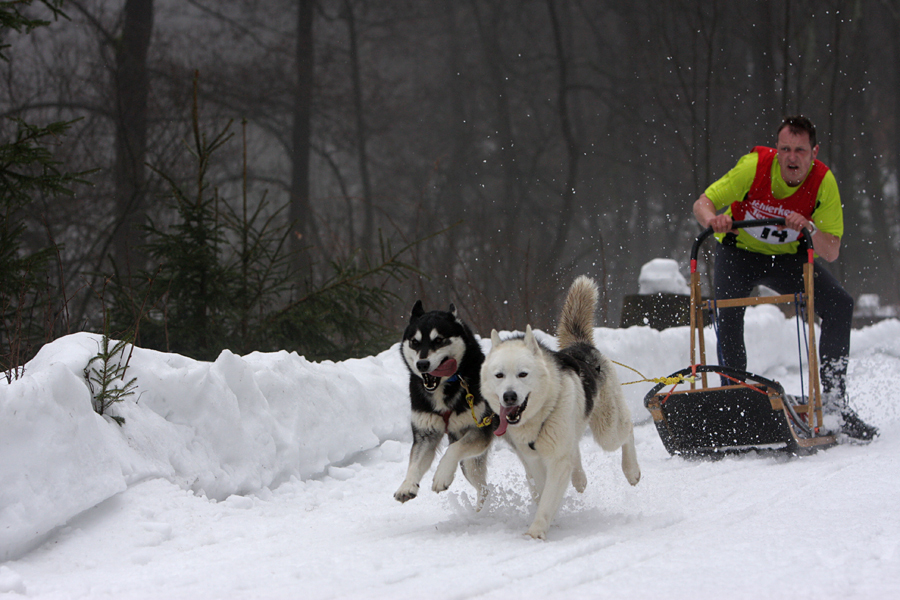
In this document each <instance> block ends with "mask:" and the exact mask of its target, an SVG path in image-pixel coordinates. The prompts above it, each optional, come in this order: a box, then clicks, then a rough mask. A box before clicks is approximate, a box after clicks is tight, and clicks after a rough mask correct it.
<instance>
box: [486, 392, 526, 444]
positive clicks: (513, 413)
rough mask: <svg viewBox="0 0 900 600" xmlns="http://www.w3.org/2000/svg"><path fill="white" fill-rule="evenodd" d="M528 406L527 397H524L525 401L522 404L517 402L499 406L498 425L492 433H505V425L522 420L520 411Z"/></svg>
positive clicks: (514, 423)
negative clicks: (511, 404) (513, 404)
mask: <svg viewBox="0 0 900 600" xmlns="http://www.w3.org/2000/svg"><path fill="white" fill-rule="evenodd" d="M527 406H528V398H525V402H523V403H522V404H517V405H515V406H501V407H500V425H499V427H497V430H496V431H494V435H503V434H504V433H506V427H507V425H516V424H517V423H518V422H519V421H521V420H522V413H523V412H524V411H525V407H527Z"/></svg>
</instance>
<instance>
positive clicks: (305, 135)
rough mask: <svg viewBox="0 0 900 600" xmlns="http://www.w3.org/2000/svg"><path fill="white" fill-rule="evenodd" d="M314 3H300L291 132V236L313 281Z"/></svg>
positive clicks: (300, 265)
mask: <svg viewBox="0 0 900 600" xmlns="http://www.w3.org/2000/svg"><path fill="white" fill-rule="evenodd" d="M314 5H315V1H314V0H298V2H297V48H296V55H295V60H296V65H295V69H296V74H297V87H296V89H295V90H294V95H293V100H294V103H293V130H292V131H291V191H290V210H289V213H288V214H289V218H290V220H291V223H293V224H294V225H293V226H294V227H295V230H294V233H295V235H293V236H291V249H292V251H293V256H294V257H295V258H294V267H295V268H296V269H297V270H298V272H300V273H302V274H304V275H306V276H307V277H309V278H310V281H311V280H312V274H311V273H310V272H309V271H310V269H311V260H310V255H309V251H308V250H305V249H308V248H309V247H310V246H311V245H313V242H314V241H315V236H316V226H315V222H314V220H313V213H312V206H311V203H310V198H309V188H310V184H309V156H310V138H311V137H312V126H311V121H312V117H311V115H312V94H313V83H314V68H315V61H314V57H315V46H314V39H315V38H314V36H313V8H314Z"/></svg>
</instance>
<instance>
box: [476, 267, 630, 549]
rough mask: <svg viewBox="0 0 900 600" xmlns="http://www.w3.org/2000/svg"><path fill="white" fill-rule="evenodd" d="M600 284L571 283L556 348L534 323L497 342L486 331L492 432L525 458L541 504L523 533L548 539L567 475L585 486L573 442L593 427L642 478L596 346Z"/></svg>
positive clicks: (608, 368) (485, 387)
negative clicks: (494, 419)
mask: <svg viewBox="0 0 900 600" xmlns="http://www.w3.org/2000/svg"><path fill="white" fill-rule="evenodd" d="M596 307H597V285H596V284H595V283H594V281H593V280H592V279H590V278H588V277H579V278H578V279H576V280H575V283H573V284H572V287H571V288H570V289H569V293H568V295H567V297H566V301H565V305H564V306H563V310H562V314H561V316H560V322H559V326H558V329H557V337H558V339H559V347H560V350H559V352H554V351H552V350H550V349H549V348H546V347H544V346H543V345H541V344H540V343H539V342H538V341H537V340H536V339H535V337H534V333H533V332H532V330H531V326H528V327H527V328H526V329H525V335H524V336H523V337H518V338H514V339H509V340H501V339H500V336H499V335H498V333H497V331H496V330H494V331H492V332H491V344H492V347H491V351H490V352H489V353H488V356H487V358H486V359H485V361H484V364H483V366H482V369H481V389H482V392H483V393H484V397H485V399H486V400H487V402H488V404H489V405H490V407H491V409H492V410H493V411H494V412H496V413H497V414H498V415H499V426H498V428H497V430H496V434H497V435H505V437H506V440H507V441H508V442H509V443H510V444H511V445H512V447H513V449H514V450H515V451H516V454H518V456H519V458H520V459H521V460H522V464H523V465H524V466H525V474H526V477H527V478H528V481H529V484H530V485H531V487H532V494H533V496H534V498H535V500H536V501H537V502H538V508H537V513H536V515H535V517H534V521H533V522H532V524H531V527H530V528H529V529H528V532H527V533H528V535H530V536H531V537H534V538H539V539H545V538H546V535H547V530H548V529H549V527H550V522H551V521H552V520H553V518H554V517H555V516H556V512H557V510H558V509H559V505H560V503H561V502H562V499H563V496H564V495H565V493H566V489H568V487H569V481H571V482H572V485H574V486H575V489H576V490H578V491H579V492H583V491H584V489H585V486H586V485H587V477H586V476H585V474H584V468H583V467H582V464H581V453H580V451H579V448H578V444H579V442H580V440H581V438H582V436H583V435H584V431H585V429H586V428H587V427H588V426H590V428H591V432H592V433H593V434H594V440H595V441H596V442H597V443H598V444H599V445H600V446H601V447H602V448H603V449H604V450H606V451H608V452H612V451H613V450H616V449H618V448H621V449H622V471H623V472H624V473H625V478H626V479H627V480H628V482H629V483H631V485H636V484H637V482H638V480H640V478H641V470H640V467H639V466H638V462H637V454H636V453H635V448H634V433H633V426H632V421H631V411H629V410H628V405H627V404H626V403H625V399H624V397H623V395H622V389H621V384H620V383H619V379H618V377H617V376H616V372H615V369H614V367H613V365H612V363H611V362H610V361H609V359H608V358H606V357H605V356H603V354H601V353H600V351H599V350H597V348H596V347H594V335H593V332H594V311H595V310H596Z"/></svg>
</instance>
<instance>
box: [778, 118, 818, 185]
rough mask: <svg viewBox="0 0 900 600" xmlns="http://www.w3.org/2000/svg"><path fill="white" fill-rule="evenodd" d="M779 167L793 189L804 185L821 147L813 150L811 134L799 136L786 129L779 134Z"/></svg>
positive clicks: (786, 181)
mask: <svg viewBox="0 0 900 600" xmlns="http://www.w3.org/2000/svg"><path fill="white" fill-rule="evenodd" d="M777 149H778V166H779V167H780V168H781V177H782V178H783V179H784V181H785V183H787V184H788V185H789V186H791V187H796V186H798V185H800V184H801V183H803V180H804V179H806V176H807V175H808V174H809V169H810V167H811V166H812V163H813V161H814V160H815V159H816V156H817V155H818V154H819V146H818V144H817V145H816V147H815V148H811V147H810V145H809V134H808V133H806V132H805V131H803V132H801V133H800V134H799V135H798V134H795V133H791V128H790V127H785V128H784V129H782V130H781V131H780V132H779V133H778V146H777Z"/></svg>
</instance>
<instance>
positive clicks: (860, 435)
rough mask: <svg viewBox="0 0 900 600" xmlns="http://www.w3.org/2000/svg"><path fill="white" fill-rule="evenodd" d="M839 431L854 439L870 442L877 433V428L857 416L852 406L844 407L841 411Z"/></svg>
mask: <svg viewBox="0 0 900 600" xmlns="http://www.w3.org/2000/svg"><path fill="white" fill-rule="evenodd" d="M841 419H842V420H843V423H842V424H841V433H843V434H844V435H846V436H847V437H849V438H853V439H854V440H860V441H863V442H870V441H872V440H873V439H875V437H876V436H877V435H878V428H877V427H873V426H872V425H869V424H868V423H866V422H865V421H863V420H862V419H860V418H859V415H858V414H856V412H855V411H854V410H853V409H852V408H845V409H844V410H842V411H841Z"/></svg>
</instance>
